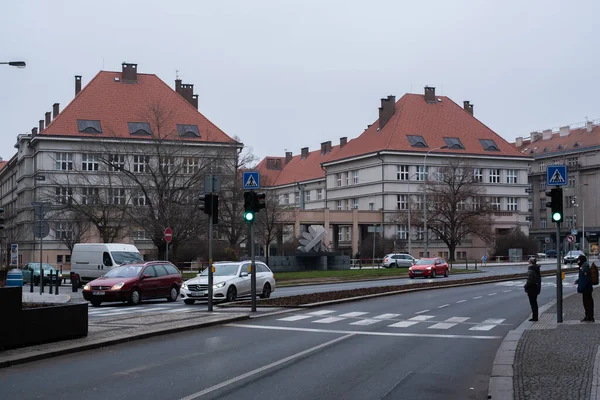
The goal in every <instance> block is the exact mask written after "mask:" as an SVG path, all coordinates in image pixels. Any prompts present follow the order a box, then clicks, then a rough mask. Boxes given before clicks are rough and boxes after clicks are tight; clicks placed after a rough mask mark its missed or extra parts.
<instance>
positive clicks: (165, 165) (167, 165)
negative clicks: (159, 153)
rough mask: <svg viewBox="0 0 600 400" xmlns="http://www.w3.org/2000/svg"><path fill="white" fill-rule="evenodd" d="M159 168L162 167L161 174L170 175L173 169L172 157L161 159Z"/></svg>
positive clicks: (173, 160)
mask: <svg viewBox="0 0 600 400" xmlns="http://www.w3.org/2000/svg"><path fill="white" fill-rule="evenodd" d="M160 166H161V167H162V171H163V174H171V173H173V169H174V167H175V159H174V158H173V157H163V158H162V159H161V162H160Z"/></svg>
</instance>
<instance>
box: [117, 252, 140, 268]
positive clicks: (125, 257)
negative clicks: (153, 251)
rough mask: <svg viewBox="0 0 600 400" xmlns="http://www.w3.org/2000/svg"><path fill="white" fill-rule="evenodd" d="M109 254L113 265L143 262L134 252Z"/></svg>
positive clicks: (138, 254)
mask: <svg viewBox="0 0 600 400" xmlns="http://www.w3.org/2000/svg"><path fill="white" fill-rule="evenodd" d="M110 254H112V256H113V259H114V260H115V263H117V264H119V265H121V264H132V263H136V262H141V261H144V260H143V259H142V256H141V255H140V253H136V252H134V251H113V252H111V253H110Z"/></svg>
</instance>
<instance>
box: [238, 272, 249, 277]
mask: <svg viewBox="0 0 600 400" xmlns="http://www.w3.org/2000/svg"><path fill="white" fill-rule="evenodd" d="M247 276H248V273H247V272H242V273H241V274H240V277H241V278H245V277H247Z"/></svg>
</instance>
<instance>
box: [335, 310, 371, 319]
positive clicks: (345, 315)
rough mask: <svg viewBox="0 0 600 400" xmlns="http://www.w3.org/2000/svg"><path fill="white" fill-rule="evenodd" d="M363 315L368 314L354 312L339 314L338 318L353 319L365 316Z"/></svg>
mask: <svg viewBox="0 0 600 400" xmlns="http://www.w3.org/2000/svg"><path fill="white" fill-rule="evenodd" d="M365 314H368V312H361V311H354V312H349V313H346V314H340V317H348V318H353V317H360V316H361V315H365Z"/></svg>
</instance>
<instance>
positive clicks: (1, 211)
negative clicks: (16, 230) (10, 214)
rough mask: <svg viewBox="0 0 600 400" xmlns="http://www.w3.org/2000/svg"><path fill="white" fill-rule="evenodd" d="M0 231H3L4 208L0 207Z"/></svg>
mask: <svg viewBox="0 0 600 400" xmlns="http://www.w3.org/2000/svg"><path fill="white" fill-rule="evenodd" d="M0 229H4V208H2V207H0Z"/></svg>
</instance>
